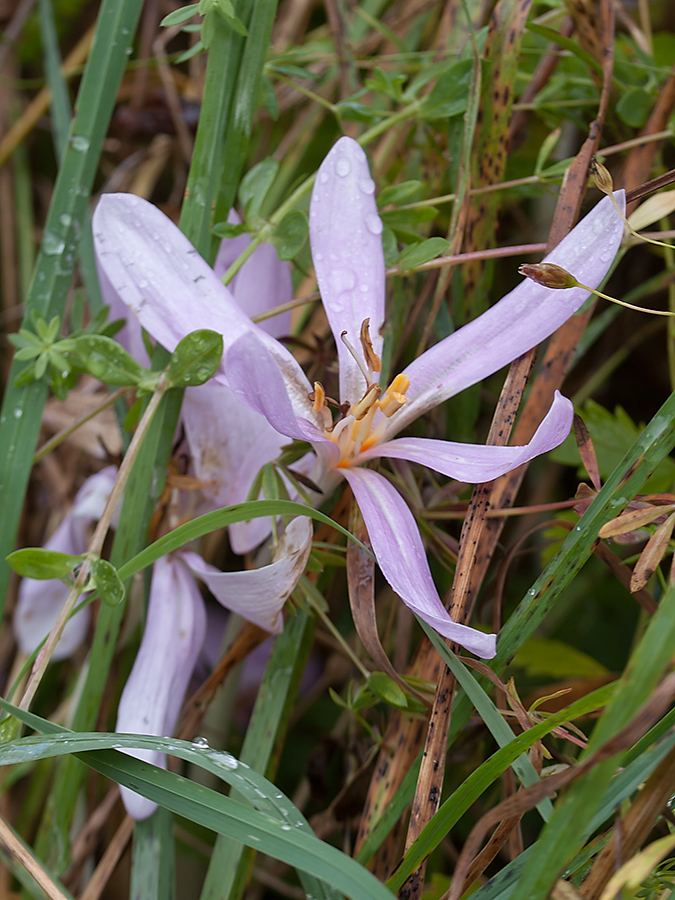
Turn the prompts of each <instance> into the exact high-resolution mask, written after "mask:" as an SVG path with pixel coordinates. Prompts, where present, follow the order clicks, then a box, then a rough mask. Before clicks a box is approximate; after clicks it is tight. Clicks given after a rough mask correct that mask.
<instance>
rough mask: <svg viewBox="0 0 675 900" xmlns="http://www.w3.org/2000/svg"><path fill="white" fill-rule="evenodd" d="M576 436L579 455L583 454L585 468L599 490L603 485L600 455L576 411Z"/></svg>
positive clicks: (582, 459) (592, 482)
mask: <svg viewBox="0 0 675 900" xmlns="http://www.w3.org/2000/svg"><path fill="white" fill-rule="evenodd" d="M574 437H575V439H576V442H577V447H578V448H579V456H581V462H582V463H583V464H584V468H585V469H586V471H587V472H588V477H589V478H590V479H591V484H592V485H593V487H594V488H595V490H596V491H599V490H600V488H601V487H602V481H601V480H600V468H599V466H598V457H597V455H596V453H595V447H594V446H593V440H592V438H591V435H590V433H589V431H588V428H586V423H585V422H584V420H583V419H582V418H581V416H580V415H578V413H574ZM579 490H581V485H579ZM587 490H588V488H587ZM578 496H579V491H577V497H578Z"/></svg>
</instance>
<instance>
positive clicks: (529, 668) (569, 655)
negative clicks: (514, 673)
mask: <svg viewBox="0 0 675 900" xmlns="http://www.w3.org/2000/svg"><path fill="white" fill-rule="evenodd" d="M512 665H514V666H518V667H519V668H522V669H525V671H526V672H527V674H528V675H529V676H530V677H532V678H541V677H544V678H553V679H563V678H604V677H607V676H609V674H610V672H609V670H608V669H607V668H605V666H603V665H602V664H601V663H599V662H598V661H597V660H595V659H593V657H592V656H589V655H588V654H587V653H583V652H582V651H581V650H577V649H576V647H571V646H570V645H569V644H565V643H563V642H562V641H556V640H553V639H552V638H540V637H531V638H530V639H529V640H528V641H526V643H525V644H523V646H522V647H521V648H520V650H519V651H518V652H517V653H516V655H515V657H514V658H513V662H512Z"/></svg>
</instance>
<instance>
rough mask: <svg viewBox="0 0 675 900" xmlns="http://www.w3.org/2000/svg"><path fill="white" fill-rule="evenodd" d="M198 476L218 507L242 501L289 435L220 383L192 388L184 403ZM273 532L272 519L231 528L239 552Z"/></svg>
mask: <svg viewBox="0 0 675 900" xmlns="http://www.w3.org/2000/svg"><path fill="white" fill-rule="evenodd" d="M182 416H183V423H184V426H185V436H186V438H187V442H188V445H189V447H190V455H191V456H192V467H193V471H194V474H195V475H196V477H197V478H199V480H200V481H202V482H203V483H204V487H203V488H202V492H203V493H204V494H205V496H206V497H207V498H208V500H209V503H210V505H211V506H212V508H213V509H219V508H220V507H223V506H231V505H232V504H234V503H242V502H244V501H245V500H247V499H248V495H249V492H250V490H251V486H252V485H253V481H254V479H255V477H256V476H257V474H258V472H259V471H260V469H261V468H262V467H263V466H264V465H266V464H267V463H269V462H271V461H272V460H273V459H276V458H277V456H278V455H279V453H280V451H281V448H282V446H283V445H284V444H285V443H287V438H285V437H284V436H283V435H281V434H280V433H279V432H278V431H276V430H275V429H274V428H273V427H272V426H271V425H270V424H269V422H268V421H267V419H266V418H264V417H263V416H261V415H259V414H258V413H256V412H254V411H253V410H252V409H249V407H247V406H243V405H242V404H241V403H240V402H239V401H238V400H237V398H236V397H235V396H234V394H233V393H232V391H231V390H230V389H229V388H227V387H225V386H224V385H219V384H213V383H210V384H204V385H201V386H200V387H197V388H187V390H186V391H185V397H184V399H183V406H182ZM269 533H270V523H269V519H265V518H259V519H251V521H250V522H237V523H236V524H235V525H231V526H230V529H229V534H230V543H231V545H232V549H233V550H234V552H235V553H240V554H243V553H248V552H249V551H251V550H253V549H254V547H257V546H258V544H260V543H261V542H262V541H263V540H264V539H265V538H266V537H267V536H268V534H269Z"/></svg>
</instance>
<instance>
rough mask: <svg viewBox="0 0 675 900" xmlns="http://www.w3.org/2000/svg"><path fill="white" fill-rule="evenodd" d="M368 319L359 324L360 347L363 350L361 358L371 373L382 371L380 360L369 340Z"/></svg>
mask: <svg viewBox="0 0 675 900" xmlns="http://www.w3.org/2000/svg"><path fill="white" fill-rule="evenodd" d="M369 325H370V319H364V320H363V322H362V323H361V335H360V336H361V347H362V348H363V356H364V357H365V360H366V363H367V364H368V367H369V368H370V369H371V371H373V372H379V371H381V369H382V360H381V359H380V357H379V356H378V355H377V353H376V352H375V351H374V350H373V342H372V341H371V339H370V329H369Z"/></svg>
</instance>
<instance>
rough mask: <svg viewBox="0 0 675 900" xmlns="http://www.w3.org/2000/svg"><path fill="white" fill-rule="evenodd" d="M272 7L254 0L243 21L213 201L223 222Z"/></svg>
mask: <svg viewBox="0 0 675 900" xmlns="http://www.w3.org/2000/svg"><path fill="white" fill-rule="evenodd" d="M241 5H242V4H240V6H241ZM244 5H245V6H246V5H248V4H244ZM276 9H277V0H254V2H253V4H252V5H251V17H250V19H249V21H248V23H247V28H248V37H247V38H246V44H245V47H244V50H243V55H242V60H241V65H240V67H239V71H238V73H237V87H236V93H235V96H234V102H233V105H232V116H231V121H230V125H229V127H228V129H227V131H226V133H225V146H224V147H223V156H224V159H226V160H227V165H226V166H225V168H224V169H223V177H222V179H221V182H220V188H219V191H218V199H217V201H216V211H215V220H216V222H224V221H225V220H226V219H227V214H228V212H229V211H230V207H232V206H234V201H235V198H236V195H237V187H238V185H239V179H240V177H241V173H242V170H243V167H244V162H245V159H246V153H247V151H248V144H249V139H250V136H251V127H252V124H253V117H254V115H255V113H256V112H257V109H258V102H259V97H260V83H261V78H262V71H263V65H264V63H265V56H266V54H267V49H268V47H269V43H270V36H271V34H272V25H273V23H274V16H275V14H276Z"/></svg>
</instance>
